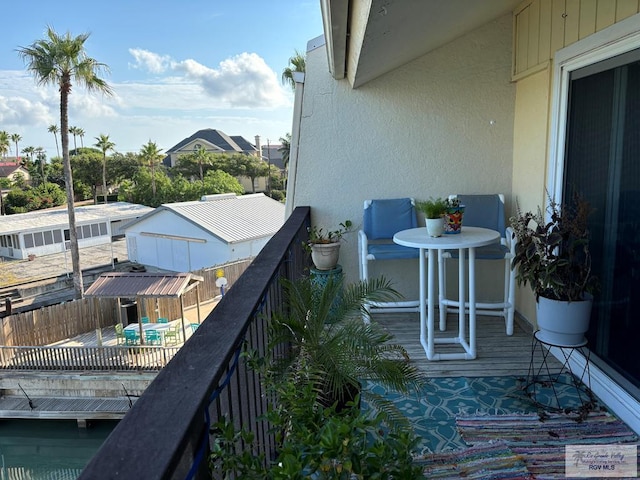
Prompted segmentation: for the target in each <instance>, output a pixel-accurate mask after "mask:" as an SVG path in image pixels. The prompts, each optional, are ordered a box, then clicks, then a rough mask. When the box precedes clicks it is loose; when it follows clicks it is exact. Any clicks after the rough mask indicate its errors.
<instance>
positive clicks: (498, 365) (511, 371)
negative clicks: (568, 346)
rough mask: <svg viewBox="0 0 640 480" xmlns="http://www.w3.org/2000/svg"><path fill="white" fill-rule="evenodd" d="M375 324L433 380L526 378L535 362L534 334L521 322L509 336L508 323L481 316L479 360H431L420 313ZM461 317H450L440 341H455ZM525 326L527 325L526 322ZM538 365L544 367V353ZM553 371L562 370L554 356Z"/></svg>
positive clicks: (445, 348)
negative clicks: (424, 344) (452, 339)
mask: <svg viewBox="0 0 640 480" xmlns="http://www.w3.org/2000/svg"><path fill="white" fill-rule="evenodd" d="M373 321H376V322H379V323H380V324H381V325H383V326H384V327H385V328H386V329H387V330H388V331H389V332H390V333H392V334H393V335H394V337H395V341H396V342H397V343H400V344H402V345H403V346H404V347H405V348H406V349H407V352H408V353H409V356H410V358H411V360H412V361H413V362H415V363H416V364H417V365H418V366H419V368H420V369H422V370H423V371H424V372H426V374H427V376H429V377H489V376H517V377H526V375H527V373H528V370H529V365H530V362H531V350H532V348H531V347H532V343H531V339H532V333H531V330H530V329H526V326H523V325H522V324H521V322H518V321H516V325H515V328H514V334H513V335H512V336H507V335H506V333H505V327H504V320H503V319H502V318H500V317H489V316H478V319H477V325H476V331H477V357H476V359H475V360H441V361H430V360H427V357H426V354H425V351H424V349H423V348H422V344H421V343H420V321H419V316H418V314H417V313H378V314H375V315H374V316H373ZM457 322H458V317H457V315H455V316H454V315H450V316H449V318H448V319H447V331H446V332H440V331H438V332H437V333H436V337H451V336H453V335H454V334H452V332H457V328H458V325H457ZM522 323H524V322H522ZM436 351H437V352H461V351H462V347H460V346H459V345H446V344H439V345H436ZM536 351H537V353H538V354H537V355H536V357H535V358H534V362H535V363H534V364H535V365H539V364H540V361H541V359H540V355H539V352H540V349H536ZM548 362H549V366H550V367H551V369H552V371H557V370H559V369H560V366H561V365H560V363H559V362H557V361H556V360H555V358H553V357H552V356H550V357H549V359H548Z"/></svg>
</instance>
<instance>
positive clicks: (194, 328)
mask: <svg viewBox="0 0 640 480" xmlns="http://www.w3.org/2000/svg"><path fill="white" fill-rule="evenodd" d="M199 326H200V324H199V323H192V324H191V333H196V330H197V329H198V327H199Z"/></svg>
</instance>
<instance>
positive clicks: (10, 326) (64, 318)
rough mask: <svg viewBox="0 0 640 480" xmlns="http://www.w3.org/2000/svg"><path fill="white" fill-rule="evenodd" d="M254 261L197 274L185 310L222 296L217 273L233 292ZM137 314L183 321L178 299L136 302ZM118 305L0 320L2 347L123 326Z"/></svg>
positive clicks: (101, 301)
mask: <svg viewBox="0 0 640 480" xmlns="http://www.w3.org/2000/svg"><path fill="white" fill-rule="evenodd" d="M251 260H252V259H246V260H242V261H237V262H233V263H230V264H227V265H219V266H214V267H211V268H207V269H203V270H198V271H194V272H193V273H194V274H195V275H199V276H201V277H203V278H204V281H203V282H202V283H200V285H199V286H198V288H197V290H198V292H197V293H196V289H193V290H192V291H190V292H188V293H187V294H185V295H184V296H183V299H182V301H183V303H184V306H185V308H190V307H193V306H195V305H196V303H197V301H198V297H199V298H200V302H206V301H209V300H213V299H214V298H215V297H216V296H217V295H219V293H220V289H219V288H218V287H217V286H216V278H217V277H216V272H217V271H218V270H220V269H221V270H223V271H224V276H225V278H226V279H227V282H228V284H227V287H226V288H230V287H231V286H232V285H233V284H234V283H235V282H236V280H237V279H238V278H239V277H240V275H242V273H243V272H244V271H245V270H246V269H247V267H248V266H249V264H250V263H251ZM137 302H138V304H139V305H138V307H139V308H138V312H144V313H143V315H146V316H148V317H149V318H150V319H151V321H155V320H156V319H157V318H158V317H166V318H170V319H175V318H180V317H181V310H180V299H179V298H160V299H154V298H145V299H137ZM118 305H119V302H118V300H117V299H113V298H84V299H81V300H73V301H70V302H64V303H60V304H58V305H51V306H49V307H43V308H39V309H37V310H31V311H28V312H23V313H17V314H14V315H10V316H7V317H4V318H2V319H0V345H4V346H9V347H13V346H44V345H50V344H52V343H55V342H59V341H62V340H65V339H68V338H71V337H75V336H76V335H80V334H83V333H87V332H90V331H92V330H95V329H97V328H104V327H108V326H110V325H115V324H116V323H118V322H120V311H119V306H118Z"/></svg>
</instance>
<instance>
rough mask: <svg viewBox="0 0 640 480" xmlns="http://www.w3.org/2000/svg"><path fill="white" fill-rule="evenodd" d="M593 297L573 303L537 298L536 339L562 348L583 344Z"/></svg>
mask: <svg viewBox="0 0 640 480" xmlns="http://www.w3.org/2000/svg"><path fill="white" fill-rule="evenodd" d="M592 305H593V297H591V296H589V297H588V298H586V299H585V300H580V301H574V302H562V301H559V300H551V299H549V298H545V297H542V296H541V297H539V298H538V303H537V304H536V311H537V317H538V329H539V330H540V331H539V332H538V339H539V340H541V341H543V342H545V343H548V344H551V345H557V346H562V347H574V346H577V345H580V344H582V343H584V341H585V337H584V335H585V333H587V330H589V319H590V318H591V306H592Z"/></svg>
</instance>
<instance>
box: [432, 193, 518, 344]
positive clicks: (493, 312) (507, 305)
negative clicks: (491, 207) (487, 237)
mask: <svg viewBox="0 0 640 480" xmlns="http://www.w3.org/2000/svg"><path fill="white" fill-rule="evenodd" d="M498 196H499V197H500V200H501V201H502V204H503V205H504V195H503V194H498ZM462 228H463V230H464V217H463V222H462ZM500 234H501V238H500V243H501V244H502V245H505V246H506V247H507V248H508V249H509V252H508V253H506V254H505V257H504V259H494V260H493V261H498V260H500V261H503V262H504V294H503V299H502V301H501V302H482V301H480V302H478V301H476V313H477V314H478V315H489V316H497V317H503V318H504V321H505V330H506V334H507V335H513V320H514V314H515V286H516V285H515V284H516V272H515V270H514V269H513V268H512V263H513V259H514V257H515V239H514V235H513V230H512V228H511V227H507V228H506V229H505V232H504V236H502V232H500ZM439 254H440V256H439V258H438V268H439V275H438V277H439V285H438V297H439V298H438V309H439V313H440V325H439V326H440V330H441V331H444V330H445V329H446V325H447V323H446V322H447V314H448V313H450V312H451V313H458V312H459V310H460V300H452V299H449V298H447V291H446V267H445V264H446V260H447V259H450V258H451V254H450V252H446V251H445V252H443V251H440V252H439ZM476 259H477V260H482V259H481V258H478V257H476ZM464 308H465V311H466V312H468V311H469V302H466V301H465V302H464Z"/></svg>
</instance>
